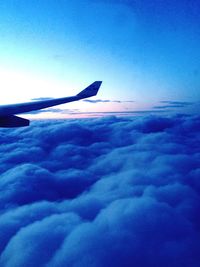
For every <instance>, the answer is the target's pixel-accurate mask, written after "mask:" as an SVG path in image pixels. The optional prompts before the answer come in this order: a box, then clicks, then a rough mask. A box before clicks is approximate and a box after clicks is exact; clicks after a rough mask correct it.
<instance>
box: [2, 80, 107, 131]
mask: <svg viewBox="0 0 200 267" xmlns="http://www.w3.org/2000/svg"><path fill="white" fill-rule="evenodd" d="M101 83H102V82H101V81H96V82H94V83H92V84H91V85H89V86H88V87H87V88H85V89H84V90H82V91H81V92H80V93H78V94H77V95H74V96H69V97H62V98H56V99H50V100H40V101H34V102H28V103H20V104H11V105H2V106H0V127H19V126H27V125H28V120H25V119H22V118H20V117H17V116H15V115H16V114H21V113H26V112H31V111H35V110H40V109H44V108H48V107H53V106H56V105H60V104H65V103H69V102H73V101H78V100H81V99H84V98H88V97H91V96H95V95H97V93H98V91H99V88H100V86H101ZM21 119H22V120H21ZM23 120H25V121H24V124H25V125H21V124H23ZM18 122H19V125H18ZM4 124H5V126H4ZM12 125H13V126H12Z"/></svg>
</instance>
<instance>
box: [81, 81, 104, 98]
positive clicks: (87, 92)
mask: <svg viewBox="0 0 200 267" xmlns="http://www.w3.org/2000/svg"><path fill="white" fill-rule="evenodd" d="M101 84H102V81H95V82H93V83H92V84H90V85H89V86H88V87H87V88H85V89H84V90H83V91H81V92H80V93H79V94H78V95H77V96H78V97H81V98H87V97H91V96H95V95H97V93H98V91H99V88H100V86H101Z"/></svg>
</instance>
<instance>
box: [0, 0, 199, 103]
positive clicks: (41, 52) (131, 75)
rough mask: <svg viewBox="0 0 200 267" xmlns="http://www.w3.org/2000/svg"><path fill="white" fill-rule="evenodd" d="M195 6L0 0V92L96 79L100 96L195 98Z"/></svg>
mask: <svg viewBox="0 0 200 267" xmlns="http://www.w3.org/2000/svg"><path fill="white" fill-rule="evenodd" d="M199 14H200V2H199V1H197V0H190V1H189V0H176V1H170V0H160V1H159V0H154V1H149V0H141V1H139V0H138V1H128V0H113V1H112V0H111V1H106V0H104V1H101V0H98V1H88V0H85V1H81V0H75V1H66V0H57V1H55V0H40V1H38V0H26V1H25V0H6V1H1V2H0V36H1V42H0V71H1V81H2V79H3V84H1V87H3V86H6V88H7V90H5V92H2V91H1V98H2V99H3V100H4V98H5V99H8V98H9V97H10V98H11V101H13V100H14V98H13V95H14V93H13V92H16V90H17V91H18V93H17V95H18V98H20V97H21V96H22V95H23V96H24V95H25V97H26V98H32V97H39V96H52V97H57V96H63V95H67V94H68V95H70V93H72V92H75V91H72V90H71V89H73V90H76V91H77V89H82V88H83V87H84V86H86V85H88V84H89V83H91V82H93V81H94V80H103V81H104V85H103V88H102V90H101V94H100V95H99V98H102V99H111V100H118V99H122V100H136V101H139V102H140V101H144V100H145V101H146V102H148V101H149V102H152V101H160V100H179V101H198V100H199V98H200V90H199V84H200V50H199V44H200V15H199ZM2 76H3V77H4V78H2ZM5 76H6V77H7V80H8V81H7V80H6V78H5ZM23 77H28V78H27V79H26V78H24V79H25V82H24V83H23V81H22V80H23ZM15 79H16V81H15ZM36 79H37V80H38V81H37V82H36V81H35V80H36ZM10 80H12V82H13V84H15V88H14V89H13V88H12V83H11V82H10ZM1 81H0V82H1ZM40 81H41V84H40ZM17 82H19V83H17ZM29 83H30V84H32V87H31V86H30V90H26V92H25V88H27V85H28V84H29ZM49 84H50V86H49ZM43 85H44V86H43ZM23 86H24V88H23ZM45 86H46V87H45ZM41 87H42V88H41ZM11 88H12V89H11ZM64 88H67V91H66V89H64Z"/></svg>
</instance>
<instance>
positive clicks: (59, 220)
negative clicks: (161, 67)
mask: <svg viewBox="0 0 200 267" xmlns="http://www.w3.org/2000/svg"><path fill="white" fill-rule="evenodd" d="M199 131H200V117H199V116H184V115H175V116H171V117H161V116H146V117H142V116H140V117H134V118H130V117H128V118H127V117H124V118H117V117H115V116H110V117H105V118H99V119H82V120H80V119H79V120H68V121H50V122H48V121H42V122H33V123H32V125H31V126H30V127H27V128H19V129H1V130H0V142H1V146H0V156H1V157H0V158H1V164H0V173H1V179H0V196H1V197H0V212H1V217H0V229H1V231H0V253H1V256H0V266H2V267H10V266H11V267H12V266H13V267H18V266H19V267H21V266H31V267H32V266H34V267H35V266H39V267H40V266H41V267H42V266H48V267H52V266H53V267H62V266H97V267H100V266H130V267H132V266H142V267H143V266H152V267H154V266H163V267H167V266H172V267H177V266H181V267H182V266H184V267H191V266H192V267H198V266H199V262H200V256H199V251H198V250H199V246H200V215H199V209H200V182H199V177H200V167H199V166H200V149H199V147H200V146H199V144H200V137H199Z"/></svg>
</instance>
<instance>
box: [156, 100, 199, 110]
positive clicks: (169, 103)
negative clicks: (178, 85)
mask: <svg viewBox="0 0 200 267" xmlns="http://www.w3.org/2000/svg"><path fill="white" fill-rule="evenodd" d="M160 103H162V104H165V105H159V106H154V107H153V108H154V109H160V110H161V109H170V108H185V107H188V106H192V105H193V104H194V103H193V102H186V101H160ZM166 104H167V105H166Z"/></svg>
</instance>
